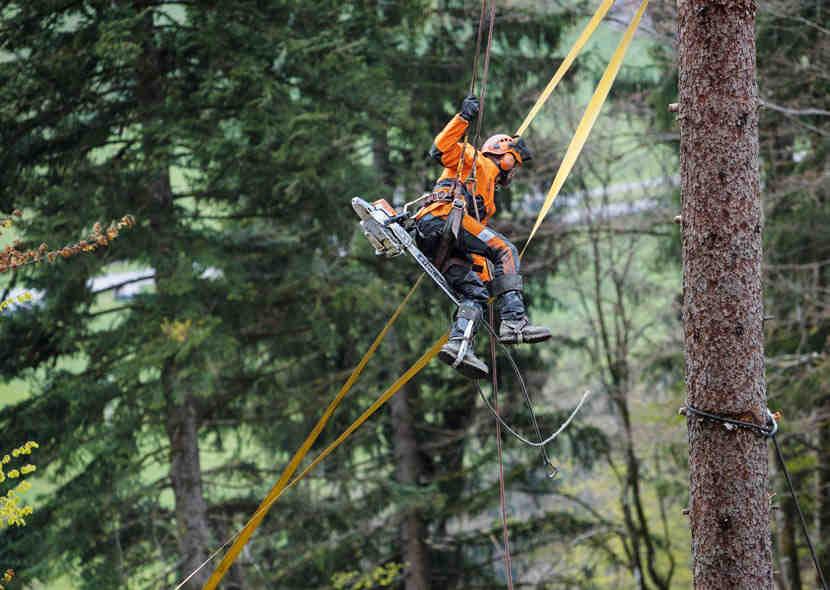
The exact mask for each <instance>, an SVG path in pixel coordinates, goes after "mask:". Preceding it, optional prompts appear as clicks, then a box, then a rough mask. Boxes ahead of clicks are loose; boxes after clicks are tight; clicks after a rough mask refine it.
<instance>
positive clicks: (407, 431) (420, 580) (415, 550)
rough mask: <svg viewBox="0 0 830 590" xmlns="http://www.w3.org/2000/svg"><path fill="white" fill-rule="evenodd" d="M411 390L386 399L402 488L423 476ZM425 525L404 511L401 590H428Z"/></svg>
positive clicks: (417, 515) (420, 518)
mask: <svg viewBox="0 0 830 590" xmlns="http://www.w3.org/2000/svg"><path fill="white" fill-rule="evenodd" d="M413 390H414V388H413V387H411V386H408V387H406V388H405V389H404V391H403V392H402V395H396V396H395V397H393V398H392V399H391V400H389V409H390V413H391V415H392V428H393V430H394V433H393V441H394V447H395V479H396V480H397V481H398V483H399V484H402V485H404V486H412V487H414V486H417V485H419V479H420V476H421V474H422V473H423V465H422V463H421V459H420V454H419V452H418V441H417V439H416V438H415V427H414V417H413V415H412V409H411V408H410V407H409V398H410V396H411V395H412V394H413V393H414V391H413ZM426 533H427V530H426V526H425V523H424V519H423V516H422V515H421V513H420V510H418V509H417V508H415V507H411V508H407V509H406V510H405V512H404V515H403V519H402V522H401V546H402V550H403V562H404V563H405V564H407V565H406V574H405V577H404V589H405V590H429V587H430V585H429V548H428V546H427V544H426Z"/></svg>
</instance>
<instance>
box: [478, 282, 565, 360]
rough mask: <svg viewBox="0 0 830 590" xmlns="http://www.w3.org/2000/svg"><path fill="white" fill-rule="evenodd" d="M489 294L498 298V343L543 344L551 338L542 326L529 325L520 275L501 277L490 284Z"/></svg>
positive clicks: (548, 331)
mask: <svg viewBox="0 0 830 590" xmlns="http://www.w3.org/2000/svg"><path fill="white" fill-rule="evenodd" d="M490 292H491V293H492V294H493V296H495V297H498V299H497V301H496V305H497V306H498V309H499V317H500V318H501V325H500V326H499V341H500V342H501V343H502V344H522V343H524V342H527V343H528V344H533V343H535V342H543V341H545V340H547V339H549V338H550V337H551V333H550V330H548V329H547V328H545V327H544V326H534V325H532V324H531V323H530V319H529V318H528V317H527V311H526V309H525V302H524V299H523V298H522V277H521V276H520V275H515V274H511V275H502V276H500V277H496V278H495V279H493V281H492V283H490Z"/></svg>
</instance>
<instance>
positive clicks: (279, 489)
mask: <svg viewBox="0 0 830 590" xmlns="http://www.w3.org/2000/svg"><path fill="white" fill-rule="evenodd" d="M613 3H614V2H613V0H603V2H602V4H601V5H600V6H599V8H598V9H597V11H596V12H595V14H594V16H593V17H592V18H591V20H590V21H589V23H588V25H586V27H585V29H584V30H583V31H582V33H581V34H580V36H579V38H578V39H577V41H576V42H575V43H574V45H573V47H572V48H571V49H570V51H569V52H568V54H567V56H566V58H565V60H564V61H563V62H562V63H561V64H560V66H559V68H558V69H557V71H556V73H555V74H554V76H553V78H552V79H551V81H550V82H549V83H548V85H547V86H546V88H545V90H544V91H543V92H542V94H541V95H540V96H539V98H538V99H537V101H536V104H534V106H533V108H532V109H531V111H530V113H529V114H528V116H527V117H526V118H525V121H524V122H523V123H522V125H521V126H520V127H519V131H518V132H517V135H521V134H522V133H524V131H525V130H526V129H527V127H528V126H529V125H530V123H531V122H532V120H533V119H534V117H535V116H536V115H537V114H538V112H539V111H540V110H541V108H542V106H543V105H544V104H545V102H546V101H547V100H548V98H549V96H550V94H551V93H552V91H553V89H554V87H555V86H556V85H557V84H558V83H559V81H560V80H561V79H562V78H563V77H564V75H565V73H566V72H567V70H568V68H569V67H570V65H571V64H572V63H573V61H574V59H575V58H576V56H577V54H578V53H579V51H580V50H581V49H582V47H583V45H584V44H585V43H586V42H587V40H588V39H589V38H590V37H591V35H592V34H593V32H594V31H595V30H596V28H597V26H598V24H599V22H600V21H601V20H602V18H603V17H604V16H605V14H606V13H607V12H608V10H609V8H610V7H611V5H613ZM647 4H648V0H642V3H641V5H640V8H639V9H638V11H637V13H636V14H635V16H634V18H633V19H632V21H631V24H630V25H629V27H628V29H627V30H626V32H625V34H624V36H623V39H622V41H621V42H620V45H619V46H618V47H617V49H616V50H615V52H614V55H613V56H612V58H611V61H610V63H609V65H608V67H607V69H606V71H605V73H604V74H603V76H602V79H601V80H600V82H599V85H598V86H597V89H596V91H595V93H594V96H593V97H592V98H591V101H590V102H589V105H588V108H587V109H586V112H585V114H584V115H583V118H582V120H581V121H580V124H579V126H578V127H577V131H576V133H575V135H574V138H573V139H572V141H571V144H570V145H569V147H568V151H567V152H566V154H565V157H564V158H563V161H562V164H561V165H560V168H559V170H558V172H557V175H556V177H555V179H554V181H553V184H552V185H551V188H550V191H549V192H548V195H547V197H546V199H545V202H544V204H543V206H542V209H541V210H540V211H539V214H538V216H537V219H536V222H535V225H534V228H533V230H532V232H531V234H530V236H529V238H528V240H527V242H525V245H524V248H523V249H522V254H524V252H525V251H526V250H527V247H528V245H529V244H530V242H531V240H532V238H533V237H534V235H535V234H536V231H537V230H538V228H539V226H540V225H541V223H542V221H543V220H544V218H545V217H546V215H547V213H548V212H549V210H550V208H551V206H552V204H553V201H554V199H555V198H556V195H557V194H558V193H559V190H560V189H561V188H562V185H564V182H565V180H566V178H567V177H568V174H569V173H570V171H571V169H572V168H573V165H574V163H575V161H576V158H577V156H578V155H579V153H580V152H581V150H582V147H583V146H584V144H585V141H586V140H587V137H588V134H589V133H590V131H591V129H592V127H593V124H594V123H595V121H596V118H597V116H598V114H599V111H600V109H601V107H602V105H603V103H604V102H605V100H606V98H607V96H608V93H609V91H610V87H611V85H612V84H613V81H614V79H615V78H616V75H617V72H618V71H619V68H620V65H621V63H622V60H623V57H624V56H625V53H626V51H627V49H628V46H629V44H630V42H631V39H632V38H633V35H634V31H635V30H636V28H637V26H638V25H639V22H640V19H641V18H642V15H643V12H644V11H645V8H646V6H647ZM481 7H482V13H481V17H480V19H479V32H478V34H477V45H478V47H477V51H476V57H475V62H474V66H475V71H477V67H478V53H479V50H480V49H479V48H480V45H481V37H482V30H483V23H484V11H485V2H484V0H482V2H481ZM494 20H495V4H494V2H493V3H491V5H490V22H489V25H490V27H489V38H488V43H487V50H486V55H485V63H484V68H485V73H486V70H487V69H488V68H489V53H490V46H491V43H492V31H493V24H494ZM475 81H476V78H475V73H474V77H473V82H472V84H471V88H474V87H475ZM482 94H486V90H485V91H484V92H483V93H482ZM482 106H483V100H482ZM464 141H465V146H466V142H467V137H466V136H465V139H464ZM464 151H466V150H463V151H462V154H463V153H464ZM468 180H473V181H474V175H473V174H472V173H471V177H470V179H468ZM428 196H429V195H424V196H422V197H421V198H419V199H417V200H416V201H415V202H413V203H408V204H407V205H406V207H405V208H404V212H403V217H401V218H399V219H398V220H396V221H400V220H402V219H404V218H405V217H408V212H409V209H408V208H409V207H410V206H413V205H414V204H415V203H416V202H418V201H422V200H423V199H424V198H426V197H428ZM473 202H474V203H475V199H473ZM359 205H360V208H361V209H362V210H363V211H365V212H366V213H367V215H366V217H365V218H364V217H363V216H361V221H366V220H367V219H369V218H372V219H374V220H375V221H376V222H377V223H372V222H371V221H370V222H368V223H367V224H366V225H363V223H361V225H362V226H363V229H364V232H365V233H367V238H369V235H372V236H373V237H375V238H381V239H380V240H379V241H377V242H372V245H373V246H375V248H376V250H380V251H381V253H383V254H385V255H389V254H386V251H387V250H388V251H389V252H395V251H396V250H397V254H392V255H399V254H402V253H403V252H404V251H408V252H409V253H410V254H411V255H413V258H415V259H416V261H417V262H418V263H419V265H420V260H419V259H418V258H416V256H415V254H414V250H411V249H410V248H409V247H408V246H409V245H410V242H411V241H412V239H411V236H409V235H408V233H407V232H406V230H405V229H404V228H403V227H402V226H401V225H400V224H399V223H397V222H392V223H389V224H388V225H384V224H383V223H382V222H380V221H379V220H378V219H377V217H376V216H375V214H374V211H376V210H377V208H375V209H374V211H373V210H371V209H370V207H375V206H374V205H369V203H366V202H365V201H363V202H362V203H360V204H359ZM352 206H353V207H354V206H355V203H354V201H353V202H352ZM474 206H477V204H476V205H474ZM390 209H391V207H390ZM356 211H357V209H356ZM387 213H389V211H387ZM358 215H360V212H359V211H358ZM397 215H400V214H398V213H396V212H395V211H394V209H392V212H391V214H390V217H395V216H397ZM396 228H400V231H402V232H403V233H404V234H406V235H407V236H408V238H409V242H407V241H405V239H403V237H402V236H400V237H401V238H402V239H403V241H399V242H397V244H396V243H395V241H394V240H392V241H390V240H386V241H384V240H383V238H388V237H389V234H390V233H392V234H393V235H397V234H398V230H397V229H396ZM371 241H372V239H371V238H370V242H371ZM411 245H412V247H413V248H414V243H413V244H411ZM401 246H402V247H401ZM415 249H416V250H417V248H415ZM418 252H420V251H418ZM420 256H423V253H420ZM424 259H425V260H426V258H425V257H424ZM426 262H429V261H428V260H426ZM421 266H422V268H423V265H421ZM432 268H433V269H434V268H435V267H434V266H433V267H432ZM435 271H436V272H435V274H431V271H426V270H425V272H426V274H429V276H430V278H432V279H433V281H435V282H436V284H438V286H439V287H440V288H441V289H442V290H444V292H445V293H446V294H447V295H448V296H450V298H451V299H453V300H454V299H455V297H454V295H453V294H452V290H451V289H449V287H448V285H446V281H445V280H444V279H443V275H441V274H440V272H438V271H437V269H435ZM439 277H440V280H439ZM422 278H423V275H422V276H421V277H420V278H419V279H418V281H417V282H416V284H415V285H414V286H413V288H412V289H411V290H410V292H409V293H408V294H407V296H406V297H405V298H404V300H403V301H402V302H401V304H400V305H399V306H398V308H397V309H396V311H395V313H394V314H393V316H392V317H391V318H390V319H389V321H388V322H387V324H386V325H385V326H384V328H383V330H381V332H380V333H379V334H378V336H377V337H376V339H375V341H374V342H373V344H372V346H371V347H370V348H369V350H367V352H366V354H365V355H364V357H363V358H362V359H361V361H360V363H358V366H357V367H355V369H354V371H353V372H352V374H351V375H350V376H349V378H348V379H347V381H346V383H345V384H344V385H343V387H342V388H341V390H340V392H338V394H337V396H336V397H335V399H334V400H333V401H332V402H331V403H330V404H329V407H328V408H327V409H326V411H325V412H324V414H323V416H322V417H321V418H320V420H319V421H318V423H317V424H316V425H315V427H314V429H313V430H312V432H311V433H310V434H309V436H308V437H307V438H306V440H305V441H304V442H303V444H302V445H301V447H300V448H299V449H298V450H297V452H296V453H295V454H294V456H293V457H292V459H291V461H290V462H289V464H288V465H287V466H286V468H285V470H284V471H283V473H282V475H281V476H280V479H279V481H278V482H277V483H276V484H275V485H274V487H273V488H272V489H271V491H270V492H269V493H268V495H267V496H266V498H265V499H264V500H263V501H262V503H261V504H260V506H259V508H258V509H257V510H256V512H255V513H254V515H253V516H252V517H251V518H250V519H249V520H248V522H247V523H246V525H245V526H244V527H243V528H242V529H241V530H240V531H238V532H237V533H235V534H234V535H233V536H231V537H230V538H229V539H228V540H226V541H225V543H223V544H222V546H221V547H219V548H218V549H217V550H216V551H214V552H213V553H212V554H211V555H210V556H209V557H208V558H207V559H206V560H205V561H204V562H203V563H202V564H201V565H200V566H199V567H198V568H197V569H196V570H195V571H193V572H192V573H191V574H190V575H188V576H187V578H186V579H185V580H184V581H182V582H181V583H179V584H178V585H177V586H176V587H175V589H176V590H179V589H180V588H182V586H184V584H186V583H187V581H189V580H190V579H191V578H192V577H193V576H194V575H196V574H197V573H198V572H199V571H201V569H202V568H204V567H205V566H206V565H207V564H208V563H210V562H211V561H212V560H213V559H214V558H215V557H216V556H218V555H219V553H220V552H221V551H223V550H224V549H225V548H226V547H228V545H230V549H228V552H227V553H226V555H225V556H224V557H223V559H222V561H221V562H220V564H219V565H218V566H217V568H216V569H215V571H214V572H213V573H212V575H211V577H210V579H209V580H208V582H207V583H206V584H205V586H204V588H203V590H214V589H215V588H216V587H217V586H218V584H219V582H220V581H221V580H222V578H223V576H224V575H225V573H226V572H227V571H228V569H229V568H230V566H231V565H232V564H233V562H234V560H235V559H236V557H237V556H238V555H239V553H240V552H241V550H242V548H243V547H244V545H245V544H246V543H247V541H248V539H249V538H250V537H251V535H252V534H253V532H254V531H255V530H256V528H257V527H258V526H259V524H260V523H261V522H262V520H263V518H264V517H265V515H266V514H267V512H268V510H269V509H270V507H271V506H272V505H273V504H274V503H275V502H276V501H277V500H278V499H279V498H280V497H281V496H282V494H283V493H284V492H285V490H287V489H289V488H290V487H293V486H294V485H296V483H297V482H299V481H300V480H301V479H303V478H304V477H305V476H306V475H307V474H308V473H309V472H310V471H311V470H312V469H313V468H314V467H316V466H317V465H318V464H319V463H320V462H321V461H322V460H323V459H324V458H325V457H327V456H328V455H329V454H330V453H331V452H333V451H334V449H335V448H337V446H339V445H340V444H341V443H342V442H343V441H345V440H346V439H347V438H348V437H349V436H350V435H351V434H352V433H353V432H354V431H355V430H356V429H357V428H359V427H360V425H362V424H363V422H365V421H366V420H367V419H368V418H369V417H370V416H371V415H372V414H374V413H375V412H376V411H377V410H378V409H379V408H380V407H381V406H382V405H383V404H384V403H386V401H388V400H389V399H390V398H391V397H392V396H393V395H395V394H396V393H397V392H398V391H399V390H400V389H401V388H402V387H403V386H404V385H405V384H406V383H407V382H408V381H409V380H410V379H412V377H414V376H415V375H416V374H417V373H418V372H419V371H420V370H421V369H423V368H424V367H425V366H426V365H427V364H428V363H429V362H430V361H431V360H432V359H433V358H434V357H435V356H437V355H438V352H439V351H440V349H441V347H442V346H443V345H444V344H445V343H446V342H447V336H446V335H444V336H442V337H441V338H440V339H438V341H436V342H435V344H433V345H432V346H431V347H430V348H429V349H428V350H427V352H425V353H424V354H423V355H422V356H421V358H420V359H418V360H417V361H416V362H415V363H414V364H413V365H412V366H411V367H410V368H409V369H408V370H407V371H406V372H405V373H404V374H403V375H402V376H401V377H399V378H398V380H396V381H395V382H394V383H393V384H392V385H391V386H390V387H389V388H388V389H387V390H386V391H385V392H384V393H383V394H382V395H381V396H380V397H379V398H378V399H377V400H376V401H375V402H374V403H373V404H372V405H371V406H370V407H369V408H368V409H367V410H366V411H365V412H364V413H363V414H362V415H361V416H360V418H358V419H357V420H356V421H355V422H354V423H353V424H352V425H351V426H349V428H347V429H346V430H345V431H344V432H343V433H342V434H341V435H340V436H339V437H338V438H337V439H336V440H335V441H334V442H332V443H331V444H330V445H329V446H328V447H326V449H325V450H324V451H323V452H322V453H321V454H320V455H318V456H317V458H315V459H314V460H313V461H312V462H311V463H310V464H309V465H308V467H306V468H305V469H304V470H303V471H302V472H301V473H300V474H299V475H297V476H296V477H294V478H293V479H292V476H293V474H294V473H295V471H296V470H297V467H298V466H299V464H300V462H301V461H302V460H303V459H304V458H305V456H306V455H307V454H308V451H309V450H310V448H311V446H312V445H313V444H314V442H315V441H316V440H317V437H318V436H319V434H320V432H321V431H322V429H323V428H324V426H325V425H326V423H327V422H328V420H329V418H330V417H331V415H332V414H333V412H334V410H335V409H336V408H337V406H338V405H339V404H340V402H341V401H342V399H343V398H344V397H345V395H346V394H347V393H348V392H349V390H350V389H351V388H352V387H353V385H354V383H355V382H356V380H357V378H358V376H359V375H360V373H361V372H362V371H363V369H364V368H365V366H366V364H367V363H368V361H369V359H370V358H371V357H372V356H373V355H374V353H375V351H376V350H377V348H378V346H379V345H380V343H381V341H382V340H383V339H384V337H385V336H386V334H387V333H388V331H389V329H390V328H391V326H392V324H393V323H394V322H395V320H396V319H397V317H398V316H399V314H400V312H401V311H402V309H403V307H404V306H405V305H406V303H407V302H408V300H409V298H410V297H411V295H412V294H413V293H414V291H415V289H416V288H417V286H418V285H419V284H420V282H421V279H422ZM442 282H443V285H442ZM445 285H446V287H447V289H449V292H448V291H447V290H446V289H445V288H444V286H445ZM482 324H484V325H486V326H487V327H488V328H490V326H489V325H488V324H487V323H486V322H482ZM491 336H492V337H495V335H494V334H493V333H492V332H491ZM509 358H510V362H511V365H512V366H513V367H514V369H515V370H516V371H517V373H518V366H517V365H516V364H515V362H514V361H513V360H512V356H509ZM522 383H523V380H522ZM523 389H524V390H525V393H526V388H524V387H523ZM479 391H480V390H479ZM480 393H481V391H480ZM482 397H484V396H483V393H482ZM525 397H526V402H527V401H528V400H529V396H528V395H526V396H525ZM586 397H587V394H586V395H585V396H583V399H582V400H581V401H580V402H579V405H578V406H577V408H576V409H575V410H574V412H573V413H572V414H571V416H570V417H569V418H568V420H567V421H566V422H565V423H564V424H563V425H562V426H561V427H560V429H559V430H558V431H557V432H556V433H554V435H552V436H551V437H548V439H546V441H543V440H542V436H541V434H539V438H540V442H539V443H535V442H533V441H529V440H528V439H526V438H525V437H521V436H520V435H519V434H518V433H517V432H515V431H514V430H513V429H509V430H508V431H509V432H511V434H512V435H513V436H516V437H517V438H518V439H519V440H521V441H522V442H524V443H525V444H530V445H531V446H536V445H540V446H541V448H542V449H543V450H544V446H545V445H546V444H548V443H549V442H550V441H552V440H553V439H554V438H555V437H556V436H558V434H559V433H560V432H561V431H562V430H563V429H564V428H565V427H567V425H568V424H569V423H570V422H571V420H572V419H573V417H574V416H575V414H576V412H578V411H579V409H580V408H581V406H582V404H583V403H584V401H585V399H586ZM485 399H486V398H485ZM487 406H488V408H490V410H491V412H493V413H494V415H495V416H496V418H497V420H498V422H499V424H500V425H501V426H503V427H505V428H507V427H508V425H507V424H506V423H505V422H504V421H503V420H502V418H501V416H499V413H498V410H497V408H494V407H492V406H491V404H490V403H489V402H488V403H487ZM531 416H532V420H533V422H534V428H535V429H536V430H537V434H538V433H539V429H538V424H537V423H536V418H535V414H533V413H531ZM773 440H774V439H773ZM504 514H505V512H503V515H504ZM508 551H509V547H505V555H506V559H507V560H508V561H509V556H508V555H507V552H508ZM508 574H509V572H508ZM509 583H510V584H512V580H509Z"/></svg>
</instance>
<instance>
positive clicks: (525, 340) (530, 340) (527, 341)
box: [499, 334, 553, 344]
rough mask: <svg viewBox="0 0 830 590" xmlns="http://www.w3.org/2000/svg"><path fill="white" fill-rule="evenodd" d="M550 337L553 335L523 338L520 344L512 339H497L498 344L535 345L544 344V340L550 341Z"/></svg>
mask: <svg viewBox="0 0 830 590" xmlns="http://www.w3.org/2000/svg"><path fill="white" fill-rule="evenodd" d="M552 336H553V334H543V335H541V336H536V337H535V338H523V339H522V341H521V343H520V342H518V341H517V340H516V339H514V338H499V342H501V343H502V344H537V343H539V342H544V341H545V340H550V339H551V337H552Z"/></svg>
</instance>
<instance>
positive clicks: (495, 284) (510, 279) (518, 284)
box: [488, 274, 524, 297]
mask: <svg viewBox="0 0 830 590" xmlns="http://www.w3.org/2000/svg"><path fill="white" fill-rule="evenodd" d="M488 288H489V289H490V295H492V296H493V297H498V296H499V295H502V294H504V293H507V292H508V291H523V290H524V289H523V285H522V275H517V274H509V275H501V276H498V277H496V278H495V279H493V280H492V281H490V282H489V283H488Z"/></svg>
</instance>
